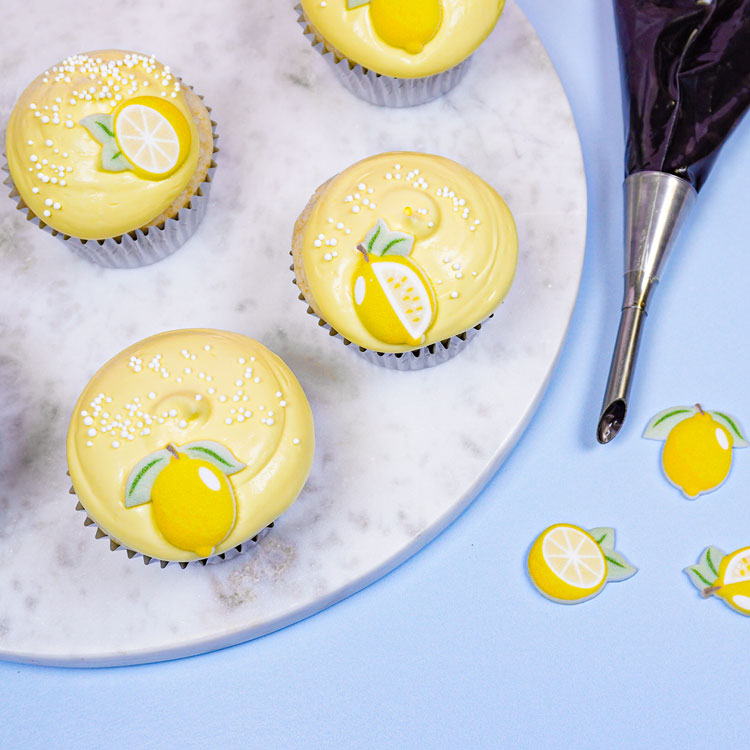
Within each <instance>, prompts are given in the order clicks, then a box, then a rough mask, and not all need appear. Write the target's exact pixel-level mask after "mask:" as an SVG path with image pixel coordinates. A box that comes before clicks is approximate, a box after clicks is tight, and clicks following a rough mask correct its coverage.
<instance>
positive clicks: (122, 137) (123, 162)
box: [80, 96, 192, 180]
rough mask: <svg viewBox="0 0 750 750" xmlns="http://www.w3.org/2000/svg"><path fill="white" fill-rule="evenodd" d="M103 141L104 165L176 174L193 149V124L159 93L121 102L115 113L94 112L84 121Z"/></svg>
mask: <svg viewBox="0 0 750 750" xmlns="http://www.w3.org/2000/svg"><path fill="white" fill-rule="evenodd" d="M80 124H81V125H83V126H84V127H85V128H86V129H87V130H88V131H89V133H91V135H92V136H93V137H94V138H95V139H96V140H97V141H99V143H101V144H102V163H101V166H102V169H103V170H105V171H107V172H122V171H124V170H131V171H132V172H134V173H135V174H137V175H138V176H139V177H141V178H143V179H147V180H163V179H166V178H167V177H170V176H171V175H173V174H174V173H175V172H176V171H177V170H178V169H179V168H180V167H181V166H182V164H183V162H184V161H185V159H186V158H187V157H188V154H189V153H190V144H191V140H192V136H191V134H190V125H189V124H188V121H187V120H186V119H185V116H184V115H183V114H182V112H181V111H180V109H179V108H178V107H177V106H175V105H174V104H172V102H169V101H167V100H166V99H161V98H159V97H157V96H138V97H135V98H134V99H128V100H126V101H124V102H121V103H120V104H119V105H118V106H117V107H115V109H114V110H113V111H112V113H111V114H94V115H88V116H87V117H84V118H83V119H82V120H81V122H80Z"/></svg>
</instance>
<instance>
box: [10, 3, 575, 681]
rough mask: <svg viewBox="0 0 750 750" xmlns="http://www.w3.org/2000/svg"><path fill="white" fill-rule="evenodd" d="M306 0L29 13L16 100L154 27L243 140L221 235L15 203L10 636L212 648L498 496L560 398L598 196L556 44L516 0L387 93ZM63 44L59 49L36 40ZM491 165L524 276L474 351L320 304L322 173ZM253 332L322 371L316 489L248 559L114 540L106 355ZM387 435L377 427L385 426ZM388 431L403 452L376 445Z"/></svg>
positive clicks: (165, 649)
mask: <svg viewBox="0 0 750 750" xmlns="http://www.w3.org/2000/svg"><path fill="white" fill-rule="evenodd" d="M294 2H295V0H283V2H282V1H281V0H276V1H275V2H272V3H266V2H263V3H261V2H243V3H238V2H235V1H234V0H214V2H213V3H210V4H188V5H186V4H185V3H183V2H179V1H178V0H165V1H164V2H161V3H158V4H155V3H151V2H148V1H147V0H132V1H131V2H127V3H126V2H123V1H122V0H121V1H120V2H119V3H115V4H112V5H111V6H110V7H109V9H108V11H107V13H102V12H101V7H102V6H101V4H100V3H94V2H92V0H78V1H76V2H72V0H64V1H62V2H60V1H58V2H51V0H31V1H30V2H27V3H24V4H23V5H17V6H13V7H9V8H6V9H4V14H3V15H4V19H3V26H2V29H0V40H1V41H2V44H0V71H1V72H2V76H0V81H2V83H1V84H0V86H1V88H0V121H2V122H3V123H4V122H5V121H7V118H8V115H9V113H10V109H11V107H12V105H13V102H14V101H15V98H16V97H17V96H18V95H19V94H20V92H21V91H22V89H23V88H24V87H25V86H26V84H27V83H28V82H29V81H30V80H31V79H32V78H34V77H35V76H36V75H37V73H38V72H39V71H40V70H41V69H43V68H44V67H46V66H48V65H51V64H54V63H55V62H56V61H57V60H59V59H61V58H63V57H65V56H66V55H68V54H70V53H74V52H80V51H86V50H90V49H96V48H108V47H121V48H131V49H132V48H134V47H135V48H138V49H139V50H140V51H143V52H149V53H153V54H155V55H156V56H157V57H158V58H159V59H161V60H162V61H163V62H165V63H167V64H169V65H171V66H172V68H173V69H174V70H175V71H176V72H177V73H178V74H179V75H182V77H183V78H184V79H185V80H186V81H187V82H188V83H190V84H192V85H193V86H194V87H195V89H196V90H197V91H199V92H201V93H202V94H204V96H205V97H206V101H207V102H208V103H209V104H210V105H211V106H212V107H213V110H214V117H215V119H216V120H217V121H218V123H219V128H218V130H219V133H220V140H219V147H220V148H221V154H220V159H219V168H218V170H217V173H216V178H215V181H214V185H213V189H212V193H211V204H210V205H209V207H208V212H207V215H206V218H205V221H204V223H203V225H202V226H201V228H200V229H199V231H198V233H197V234H196V235H195V236H194V237H193V238H192V239H191V240H190V241H189V242H188V243H187V244H186V245H185V246H184V247H183V248H181V249H180V250H179V251H178V252H177V253H175V254H174V255H173V256H172V257H170V258H168V259H167V260H165V261H163V262H161V263H158V264H157V265H155V266H152V267H148V268H143V269H138V270H132V271H122V270H108V269H103V268H99V267H96V266H93V265H89V264H87V263H86V262H85V261H82V260H80V259H78V258H77V257H75V256H74V255H72V254H71V253H70V252H69V251H68V250H66V248H65V247H64V246H63V245H62V243H59V242H58V241H56V240H55V239H53V238H52V237H50V236H49V235H47V234H45V233H44V232H41V231H39V230H38V229H36V228H35V227H33V226H31V225H30V224H27V223H26V222H25V220H24V217H23V215H22V214H21V213H20V212H18V211H16V210H15V207H14V204H13V203H12V202H11V201H10V199H8V198H7V197H6V196H5V195H3V196H2V199H0V569H1V570H2V571H3V575H2V577H0V657H2V658H6V659H13V660H21V661H28V662H36V663H46V664H66V665H74V666H87V665H104V664H128V663H138V662H145V661H155V660H159V659H166V658H174V657H177V656H183V655H188V654H193V653H199V652H202V651H207V650H210V649H213V648H217V647H221V646H226V645H230V644H234V643H238V642H241V641H243V640H247V639H249V638H252V637H255V636H258V635H261V634H263V633H267V632H270V631H272V630H274V629H276V628H278V627H281V626H283V625H286V624H289V623H291V622H294V621H296V620H299V619H301V618H302V617H305V616H307V615H310V614H313V613H314V612H316V611H319V610H320V609H322V608H323V607H326V606H328V605H329V604H332V603H333V602H335V601H337V600H339V599H341V598H343V597H344V596H347V595H349V594H351V593H353V592H355V591H357V590H359V589H361V588H363V587H364V586H365V585H367V584H368V583H370V582H372V581H374V580H376V579H377V578H378V577H380V576H381V575H383V574H384V573H386V572H387V571H389V570H391V569H392V568H394V567H395V566H396V565H397V564H399V563H400V562H402V561H403V560H405V559H406V558H407V557H409V556H410V555H412V554H413V553H414V552H416V551H417V550H418V549H420V548H421V547H422V546H424V545H425V544H426V543H427V542H428V541H430V540H431V539H432V538H434V536H435V535H436V534H438V533H439V532H440V531H442V530H443V529H444V528H445V527H446V526H447V525H448V524H449V523H450V521H451V520H453V519H454V518H455V517H456V516H457V515H458V514H459V513H460V512H461V511H462V510H463V509H464V508H465V507H466V506H467V505H468V503H469V502H471V500H472V499H473V498H474V497H475V495H476V494H477V492H478V491H479V490H480V489H481V488H482V487H483V486H484V484H485V483H486V482H487V480H488V479H489V478H490V477H491V476H492V474H493V473H494V471H496V469H497V467H498V466H499V465H500V463H501V462H502V460H503V459H504V458H505V456H506V455H507V454H508V452H509V451H510V449H511V448H512V447H513V445H514V444H515V442H516V440H517V439H518V437H519V436H520V434H521V433H522V431H523V429H524V427H525V426H526V424H527V422H528V420H529V419H530V418H531V415H532V414H533V411H534V409H535V407H536V405H537V403H538V401H539V399H540V398H541V395H542V393H543V392H544V388H545V386H546V384H547V381H548V379H549V377H550V375H551V372H552V369H553V367H554V363H555V361H556V358H557V355H558V353H559V351H560V347H561V345H562V342H563V339H564V336H565V331H566V328H567V325H568V322H569V320H570V316H571V314H572V310H573V306H574V304H575V298H576V293H577V288H578V282H579V279H580V273H581V267H582V262H583V253H584V244H585V226H586V191H585V180H584V173H583V164H582V159H581V153H580V147H579V143H578V136H577V132H576V129H575V126H574V123H573V119H572V116H571V113H570V109H569V106H568V103H567V100H566V98H565V95H564V93H563V90H562V87H561V85H560V82H559V80H558V79H557V76H556V74H555V72H554V69H553V67H552V65H551V63H550V61H549V59H548V58H547V56H546V53H545V52H544V49H543V47H542V45H541V43H540V42H539V40H538V38H537V37H536V35H535V34H534V31H533V29H532V28H531V26H530V25H529V24H528V22H527V21H526V19H525V18H524V16H523V14H522V13H521V11H520V10H519V9H518V7H517V6H516V5H515V4H514V3H513V2H510V3H509V4H508V7H507V10H506V12H505V14H504V15H503V17H502V18H501V21H500V23H499V24H498V26H497V28H496V29H495V31H494V32H493V34H492V35H491V36H490V38H489V39H488V40H487V42H486V43H485V44H484V45H483V46H482V47H481V49H480V50H479V51H478V52H477V54H476V55H475V57H474V60H473V64H472V65H471V67H470V69H469V72H468V73H467V75H466V78H465V79H464V80H463V81H462V83H461V84H460V85H459V86H458V87H457V88H456V89H454V90H453V91H452V92H451V93H450V94H449V95H448V96H446V97H444V98H442V99H440V100H437V101H435V102H433V103H431V104H428V105H425V106H422V107H419V108H416V109H410V110H389V109H381V108H377V107H373V106H371V105H369V104H366V103H365V102H362V101H360V100H358V99H356V98H354V97H353V96H352V95H351V94H350V93H349V92H348V91H346V90H345V89H344V88H343V87H342V86H341V85H340V84H339V83H338V82H337V81H336V80H335V79H334V77H333V73H332V71H331V70H330V68H329V66H328V65H327V64H326V63H325V61H324V60H322V59H320V57H319V55H318V54H317V53H316V52H315V51H314V50H313V49H312V48H311V47H310V45H309V43H308V42H307V41H306V40H305V39H304V37H303V36H302V34H301V33H300V29H299V27H298V26H297V24H296V18H295V14H294V12H293V10H292V8H293V5H294ZM34 39H36V40H40V39H43V40H44V44H39V43H32V42H33V40H34ZM405 149H406V150H410V149H413V150H424V151H431V152H435V153H439V154H443V155H445V156H448V157H451V158H453V159H456V160H457V161H459V162H462V163H463V164H465V165H467V166H468V167H470V168H471V169H473V170H474V171H476V172H477V173H479V174H480V175H481V176H482V177H484V178H485V179H486V180H487V181H489V182H490V183H491V184H492V185H494V186H495V187H496V188H497V189H498V191H499V192H500V193H501V194H502V195H503V196H504V197H505V198H506V200H507V202H508V203H509V205H510V207H511V209H512V211H513V212H514V215H515V218H516V221H517V223H518V229H519V236H520V242H521V254H520V262H519V271H518V276H517V279H516V283H515V285H514V287H513V289H512V290H511V293H510V295H509V297H508V300H507V302H506V303H505V304H504V305H503V306H502V307H501V308H500V310H499V312H498V314H497V315H496V316H495V318H494V319H493V320H492V321H491V322H490V324H489V325H488V326H487V327H486V328H485V329H483V330H482V332H481V333H480V334H479V335H478V336H477V338H476V340H475V341H474V342H472V343H471V344H470V345H469V346H468V347H467V349H466V351H465V352H463V353H462V354H461V355H460V356H458V357H456V358H455V359H454V360H452V361H450V362H447V363H446V364H443V365H440V366H439V367H436V368H433V369H431V370H425V371H422V372H417V373H410V372H405V373H402V372H394V371H389V370H385V369H380V368H377V367H374V366H373V365H371V364H369V363H368V362H366V361H364V360H362V359H361V358H360V357H358V356H356V355H355V353H354V352H351V351H348V350H347V349H345V348H344V347H343V346H342V344H341V343H340V341H337V340H334V339H331V338H329V337H328V336H326V335H325V332H324V331H322V330H320V329H319V328H318V327H317V325H316V323H315V320H314V319H313V318H312V317H310V316H308V315H306V314H305V306H304V305H303V304H302V303H301V302H299V301H297V299H296V294H297V292H296V288H295V287H294V286H293V285H292V284H291V283H290V282H291V274H290V272H289V270H288V266H289V256H288V251H289V240H290V236H291V232H292V225H293V223H294V220H295V218H296V216H297V214H298V212H299V211H300V210H301V209H302V208H303V207H304V206H305V203H306V201H307V199H308V197H309V195H310V194H311V193H312V191H313V190H314V189H315V188H316V187H317V186H318V185H319V184H320V183H321V182H323V181H324V180H325V179H327V178H328V177H330V176H331V175H332V174H334V173H335V172H337V171H339V170H340V169H342V168H344V167H346V166H348V165H349V164H351V163H352V162H354V161H357V160H359V159H361V158H364V157H365V156H368V155H370V154H373V153H377V152H380V151H385V150H405ZM184 327H213V328H226V329H229V330H235V331H240V332H242V333H245V334H247V335H250V336H253V337H255V338H257V339H259V340H260V341H262V342H264V343H265V344H266V345H267V346H269V347H270V348H271V349H273V350H274V351H276V352H277V353H278V354H279V355H281V356H282V357H283V358H284V359H285V360H286V362H287V363H288V364H289V365H290V366H291V367H292V369H293V370H294V371H295V373H296V375H297V377H298V378H299V380H300V381H301V383H302V385H303V387H304V388H305V390H306V392H307V394H308V396H309V399H310V402H311V405H312V408H313V412H314V415H315V420H316V434H317V452H316V457H315V462H314V466H313V471H312V474H311V476H310V480H309V482H308V484H307V486H306V488H305V490H304V491H303V493H302V495H301V496H300V498H299V500H298V502H297V503H296V504H295V505H294V506H292V508H291V509H290V510H289V511H288V512H287V513H286V514H285V515H284V516H282V518H281V519H280V521H279V522H278V523H277V524H276V528H275V529H274V530H273V532H272V533H270V534H268V535H267V536H266V537H265V538H264V539H263V540H262V542H261V544H259V545H258V547H257V548H256V549H255V550H254V551H253V552H251V553H250V554H248V555H244V556H241V557H239V558H237V559H235V560H232V561H230V562H227V563H224V564H221V565H214V566H208V567H206V568H199V567H192V566H191V567H190V568H188V569H186V570H181V569H179V568H178V567H172V566H170V567H169V568H166V569H164V570H162V569H160V568H159V567H157V566H155V565H150V566H148V567H147V566H144V565H143V564H142V562H140V561H135V560H133V561H131V560H128V559H127V557H126V556H125V555H124V554H122V553H118V552H110V550H109V545H108V544H107V542H106V540H95V539H94V533H93V530H92V529H91V528H85V527H84V526H83V525H82V515H81V514H80V513H76V512H74V510H73V507H74V505H75V499H74V498H73V497H72V496H71V495H68V487H69V483H68V481H67V477H66V476H65V471H66V464H65V434H66V431H67V426H68V420H69V418H70V412H71V409H72V407H73V404H74V403H75V401H76V398H77V397H78V394H79V393H80V391H81V389H82V388H83V386H84V385H85V383H86V382H87V380H88V379H89V377H90V376H91V375H92V374H93V373H94V371H95V370H96V369H97V368H98V367H99V366H100V365H101V364H102V363H104V362H105V361H106V360H107V359H109V358H110V357H111V356H112V355H114V354H115V353H117V352H118V351H120V350H121V349H123V348H125V347H126V346H127V345H129V344H130V343H132V342H134V341H136V340H138V339H141V338H144V337H146V336H149V335H151V334H154V333H157V332H159V331H163V330H168V329H172V328H184ZM373 439H375V440H373ZM373 442H375V443H376V444H377V448H376V449H374V448H373Z"/></svg>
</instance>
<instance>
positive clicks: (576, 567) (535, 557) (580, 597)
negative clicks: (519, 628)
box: [527, 523, 637, 604]
mask: <svg viewBox="0 0 750 750" xmlns="http://www.w3.org/2000/svg"><path fill="white" fill-rule="evenodd" d="M527 566H528V571H529V577H530V578H531V581H532V583H533V584H534V585H535V586H536V587H537V589H538V590H539V591H540V593H541V594H543V595H544V596H546V597H547V598H548V599H551V600H552V601H555V602H559V603H560V604H578V603H579V602H583V601H586V599H590V598H592V597H594V596H596V595H597V594H598V593H599V592H600V591H601V590H602V588H604V584H605V583H607V582H608V581H624V580H625V579H626V578H630V577H631V576H633V575H635V573H636V571H637V569H636V568H634V567H633V566H632V565H631V564H630V563H628V561H627V560H626V559H625V558H624V557H623V556H622V555H621V554H620V553H619V552H616V551H615V531H614V529H610V528H596V529H591V530H590V531H584V530H583V529H582V528H580V527H578V526H573V525H572V524H566V523H560V524H556V525H554V526H550V527H549V528H548V529H545V530H544V531H543V532H542V533H541V534H540V535H539V536H538V537H537V539H536V541H535V542H534V544H533V545H532V546H531V550H530V551H529V556H528V560H527Z"/></svg>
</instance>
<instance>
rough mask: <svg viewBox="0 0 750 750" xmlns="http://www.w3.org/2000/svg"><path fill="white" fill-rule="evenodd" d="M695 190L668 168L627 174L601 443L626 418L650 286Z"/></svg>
mask: <svg viewBox="0 0 750 750" xmlns="http://www.w3.org/2000/svg"><path fill="white" fill-rule="evenodd" d="M696 195H697V193H696V191H695V188H694V187H693V186H692V185H691V184H690V183H689V182H687V180H683V179H682V178H680V177H675V176H674V175H671V174H667V173H666V172H635V173H634V174H631V175H630V176H629V177H628V178H627V179H626V180H625V294H624V298H623V303H622V314H621V317H620V328H619V330H618V332H617V341H616V343H615V351H614V354H613V355H612V365H611V366H610V370H609V379H608V380H607V390H606V392H605V394H604V403H603V405H602V413H601V417H600V418H599V425H598V428H597V431H596V437H597V439H598V440H599V442H600V443H608V442H609V441H610V440H612V439H613V438H614V437H615V436H616V435H617V433H618V432H619V431H620V428H621V427H622V425H623V422H624V421H625V415H626V414H627V411H628V396H629V394H630V386H631V384H632V378H633V372H634V371H635V363H636V360H637V358H638V348H639V346H640V340H641V332H642V331H643V324H644V322H645V320H646V315H647V312H648V303H649V300H650V298H651V291H652V289H653V288H654V286H655V285H656V284H657V282H658V281H659V279H660V278H661V274H662V271H663V269H664V264H665V263H666V261H667V258H668V257H669V254H670V251H671V250H672V247H673V246H674V243H675V241H676V239H677V236H678V235H679V233H680V229H681V228H682V225H683V224H684V223H685V220H686V218H687V216H688V214H689V213H690V210H691V209H692V207H693V204H694V203H695V198H696Z"/></svg>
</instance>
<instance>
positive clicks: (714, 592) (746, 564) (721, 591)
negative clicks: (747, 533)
mask: <svg viewBox="0 0 750 750" xmlns="http://www.w3.org/2000/svg"><path fill="white" fill-rule="evenodd" d="M685 573H686V574H687V576H688V578H689V579H690V581H691V582H692V583H693V585H694V586H695V587H696V588H697V589H698V590H699V591H700V592H701V595H702V596H703V597H704V598H708V597H710V596H717V597H719V599H721V600H722V601H723V602H724V604H726V605H727V606H729V607H731V608H732V609H734V610H735V611H736V612H739V613H740V614H743V615H747V616H750V547H743V548H742V549H738V550H736V551H735V552H732V553H731V554H729V555H726V554H724V553H723V552H722V551H721V550H720V549H718V548H717V547H706V549H704V550H703V552H702V554H701V556H700V558H699V559H698V562H697V564H696V565H691V566H689V567H687V568H685Z"/></svg>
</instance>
